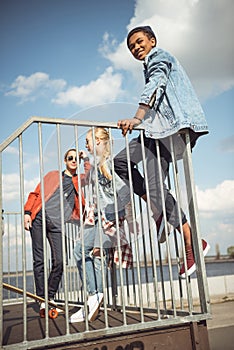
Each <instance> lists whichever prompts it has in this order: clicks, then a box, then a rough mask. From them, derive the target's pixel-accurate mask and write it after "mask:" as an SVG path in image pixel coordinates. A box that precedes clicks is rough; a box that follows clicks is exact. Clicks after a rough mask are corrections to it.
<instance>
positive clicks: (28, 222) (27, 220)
mask: <svg viewBox="0 0 234 350" xmlns="http://www.w3.org/2000/svg"><path fill="white" fill-rule="evenodd" d="M31 227H32V218H31V216H30V215H29V214H25V215H24V228H25V230H27V231H29V230H30V228H31Z"/></svg>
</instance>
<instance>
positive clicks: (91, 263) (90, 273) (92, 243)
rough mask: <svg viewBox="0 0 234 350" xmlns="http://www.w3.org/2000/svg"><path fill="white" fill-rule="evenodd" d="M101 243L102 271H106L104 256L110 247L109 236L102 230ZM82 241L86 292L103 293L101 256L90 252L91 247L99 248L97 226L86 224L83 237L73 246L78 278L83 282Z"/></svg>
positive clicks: (91, 293)
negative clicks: (102, 266)
mask: <svg viewBox="0 0 234 350" xmlns="http://www.w3.org/2000/svg"><path fill="white" fill-rule="evenodd" d="M101 235H102V243H103V249H104V251H103V255H104V272H105V273H106V258H107V254H108V248H111V245H112V243H111V238H110V236H108V235H106V234H105V233H104V232H103V230H102V231H101ZM82 242H84V255H85V273H86V284H87V292H88V294H89V295H93V294H95V293H97V292H99V293H103V282H102V269H101V258H100V257H95V256H92V255H91V254H90V253H91V251H92V250H93V248H101V245H100V235H99V230H98V226H97V225H95V226H86V227H85V228H84V237H83V239H82V238H81V239H80V240H78V241H77V243H76V246H75V248H74V257H75V259H76V263H77V267H78V270H79V274H80V279H81V281H82V283H83V281H84V276H83V266H82Z"/></svg>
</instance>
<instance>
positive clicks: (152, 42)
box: [150, 37, 157, 47]
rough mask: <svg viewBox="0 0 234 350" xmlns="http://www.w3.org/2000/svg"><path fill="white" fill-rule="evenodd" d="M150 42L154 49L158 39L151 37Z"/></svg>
mask: <svg viewBox="0 0 234 350" xmlns="http://www.w3.org/2000/svg"><path fill="white" fill-rule="evenodd" d="M150 41H151V44H152V47H154V46H156V44H157V41H156V39H155V38H154V37H151V38H150Z"/></svg>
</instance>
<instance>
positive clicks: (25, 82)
mask: <svg viewBox="0 0 234 350" xmlns="http://www.w3.org/2000/svg"><path fill="white" fill-rule="evenodd" d="M65 86H66V82H65V81H64V80H63V79H50V77H49V75H48V74H46V73H43V72H36V73H34V74H31V75H30V76H28V77H26V76H24V75H19V76H18V77H17V78H16V79H15V81H14V82H13V83H12V84H11V86H10V91H8V92H6V93H5V96H16V97H19V98H20V99H21V102H26V101H34V100H35V99H36V98H38V97H39V96H43V95H48V92H49V91H51V92H52V93H54V92H57V91H61V90H62V89H63V88H64V87H65Z"/></svg>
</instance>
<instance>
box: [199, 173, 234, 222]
mask: <svg viewBox="0 0 234 350" xmlns="http://www.w3.org/2000/svg"><path fill="white" fill-rule="evenodd" d="M197 200H198V208H199V211H200V213H201V215H203V216H207V215H208V216H217V215H221V214H225V215H226V216H227V217H228V216H229V215H231V216H233V213H234V180H225V181H223V182H222V183H221V184H218V185H217V186H216V187H215V188H208V189H206V190H204V191H202V190H199V188H198V189H197Z"/></svg>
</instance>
